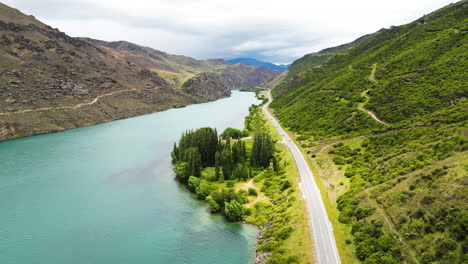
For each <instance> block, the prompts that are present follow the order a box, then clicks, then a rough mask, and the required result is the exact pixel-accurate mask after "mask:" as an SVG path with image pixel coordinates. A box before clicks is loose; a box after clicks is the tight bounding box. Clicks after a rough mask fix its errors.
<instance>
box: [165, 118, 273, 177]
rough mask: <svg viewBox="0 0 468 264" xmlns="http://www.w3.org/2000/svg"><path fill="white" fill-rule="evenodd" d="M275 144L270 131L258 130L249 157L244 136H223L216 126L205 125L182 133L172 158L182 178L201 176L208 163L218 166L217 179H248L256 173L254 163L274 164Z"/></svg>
mask: <svg viewBox="0 0 468 264" xmlns="http://www.w3.org/2000/svg"><path fill="white" fill-rule="evenodd" d="M273 144H274V143H273V141H272V139H271V137H270V135H268V134H267V133H264V132H261V133H257V134H255V136H254V142H253V146H252V149H251V152H250V157H249V156H248V154H247V149H246V146H245V143H244V142H243V141H242V140H236V141H234V142H232V143H231V140H230V138H228V139H226V140H224V141H223V140H220V139H219V138H218V133H217V131H216V129H214V128H209V127H204V128H199V129H197V130H189V131H186V132H185V133H183V134H182V137H181V139H180V140H179V144H178V145H177V144H175V143H174V149H173V151H172V161H173V163H174V164H175V171H176V175H177V178H178V179H179V180H180V181H182V182H187V181H188V179H189V177H190V176H195V177H200V176H201V170H202V169H203V168H206V167H215V177H216V179H215V180H246V179H248V178H250V177H252V167H261V168H267V167H269V166H270V163H271V161H272V159H273V153H274V145H273Z"/></svg>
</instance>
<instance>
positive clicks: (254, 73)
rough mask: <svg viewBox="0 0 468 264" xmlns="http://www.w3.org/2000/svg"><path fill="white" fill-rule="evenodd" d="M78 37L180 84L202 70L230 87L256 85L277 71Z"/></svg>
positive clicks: (277, 72) (123, 43)
mask: <svg viewBox="0 0 468 264" xmlns="http://www.w3.org/2000/svg"><path fill="white" fill-rule="evenodd" d="M82 39H83V40H86V41H88V42H90V43H92V44H95V45H99V46H100V47H102V48H103V49H105V50H106V51H107V52H109V53H111V54H113V55H114V56H116V57H118V58H122V59H125V60H127V61H130V62H131V63H134V64H136V65H139V66H142V67H146V68H148V69H151V70H153V71H155V72H157V73H158V74H159V75H161V76H162V77H164V78H165V79H166V80H168V81H170V82H172V83H173V84H175V85H178V86H180V87H181V86H182V85H183V84H184V83H185V81H187V80H188V79H190V78H192V77H193V76H195V75H196V74H199V73H202V72H211V73H214V74H216V75H219V76H220V77H221V82H223V83H224V85H225V86H227V87H229V88H230V89H239V88H248V87H252V86H257V85H259V84H260V83H262V82H264V81H267V80H269V79H271V78H273V77H275V76H276V75H277V74H279V73H280V71H276V70H272V69H267V68H264V67H259V66H250V65H245V64H231V63H229V62H227V61H225V60H223V59H212V60H197V59H194V58H191V57H187V56H181V55H172V54H168V53H165V52H162V51H159V50H155V49H152V48H148V47H144V46H140V45H137V44H133V43H130V42H126V41H115V42H106V41H102V40H95V39H90V38H82Z"/></svg>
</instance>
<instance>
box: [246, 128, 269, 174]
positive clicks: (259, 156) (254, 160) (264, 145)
mask: <svg viewBox="0 0 468 264" xmlns="http://www.w3.org/2000/svg"><path fill="white" fill-rule="evenodd" d="M273 151H274V145H273V141H272V140H271V137H270V135H269V134H268V133H266V132H259V133H257V134H255V136H254V143H253V146H252V152H251V154H250V164H251V165H252V166H257V167H263V168H268V166H270V161H271V159H272V158H273Z"/></svg>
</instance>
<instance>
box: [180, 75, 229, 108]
mask: <svg viewBox="0 0 468 264" xmlns="http://www.w3.org/2000/svg"><path fill="white" fill-rule="evenodd" d="M182 89H183V90H184V91H185V92H186V93H188V94H191V95H193V96H196V97H200V98H202V99H207V100H209V101H214V100H216V99H218V98H222V97H228V96H230V95H231V89H230V88H229V87H227V86H226V85H224V84H223V82H222V81H221V79H220V77H219V76H217V75H216V74H214V73H210V72H204V73H200V74H198V75H195V77H192V78H190V79H189V80H188V81H186V82H185V83H184V84H183V86H182Z"/></svg>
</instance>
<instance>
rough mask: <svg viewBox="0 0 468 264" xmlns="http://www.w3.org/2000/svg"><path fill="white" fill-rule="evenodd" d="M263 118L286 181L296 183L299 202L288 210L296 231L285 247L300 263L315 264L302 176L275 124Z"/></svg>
mask: <svg viewBox="0 0 468 264" xmlns="http://www.w3.org/2000/svg"><path fill="white" fill-rule="evenodd" d="M262 118H263V119H264V120H265V126H266V129H267V130H268V131H269V133H270V135H271V137H272V138H273V139H274V140H276V141H277V142H278V144H276V146H277V148H279V153H280V155H281V157H282V158H283V160H282V161H281V163H282V164H281V165H282V166H284V170H285V173H284V175H285V176H286V179H288V180H290V181H292V182H294V187H295V188H294V189H295V193H294V197H295V198H296V199H297V200H296V201H294V204H293V205H292V206H290V207H289V208H288V212H289V215H290V216H291V221H290V222H292V223H294V224H293V225H294V227H293V228H294V231H293V232H292V233H291V236H290V237H289V238H288V239H287V240H286V241H285V247H286V248H287V249H288V251H290V252H291V253H293V254H295V255H297V256H299V257H300V258H301V262H299V263H315V260H314V255H315V251H314V250H312V248H313V239H312V230H311V229H310V226H309V220H308V215H307V207H306V205H305V201H304V199H303V197H302V194H301V191H300V189H299V182H300V176H299V172H298V169H297V166H296V163H295V161H294V158H293V157H292V154H291V152H290V151H289V149H288V148H287V146H286V145H284V144H283V143H281V141H282V138H281V135H280V134H279V132H278V131H277V130H276V129H275V127H274V126H273V124H272V123H271V122H270V121H268V118H267V117H266V116H265V114H264V113H263V111H262Z"/></svg>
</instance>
